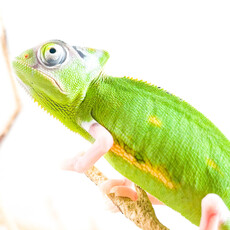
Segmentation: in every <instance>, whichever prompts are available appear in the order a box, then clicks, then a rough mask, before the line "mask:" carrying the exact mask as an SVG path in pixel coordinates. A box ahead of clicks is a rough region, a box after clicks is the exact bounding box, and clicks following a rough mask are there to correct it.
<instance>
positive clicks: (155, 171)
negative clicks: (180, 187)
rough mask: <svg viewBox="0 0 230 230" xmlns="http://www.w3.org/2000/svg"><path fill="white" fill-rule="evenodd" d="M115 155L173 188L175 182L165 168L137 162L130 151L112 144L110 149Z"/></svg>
mask: <svg viewBox="0 0 230 230" xmlns="http://www.w3.org/2000/svg"><path fill="white" fill-rule="evenodd" d="M110 151H112V152H113V153H115V154H116V155H118V156H120V157H122V158H123V159H124V160H126V161H128V162H129V163H130V164H132V165H134V166H136V167H137V168H139V169H140V170H142V171H144V172H146V173H150V174H151V175H152V176H153V177H155V178H157V179H158V180H159V181H160V182H162V183H163V184H164V185H165V186H166V187H168V188H170V189H174V188H175V184H174V183H173V182H172V181H171V180H170V178H169V175H168V173H167V171H166V169H165V168H163V167H162V166H156V167H153V166H152V165H151V164H150V163H149V162H138V161H137V159H136V158H135V157H134V156H133V155H132V154H130V153H127V152H126V151H125V150H124V149H123V148H122V147H121V146H120V145H118V144H114V145H113V146H112V148H111V149H110Z"/></svg>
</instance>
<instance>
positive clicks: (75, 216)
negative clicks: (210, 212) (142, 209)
mask: <svg viewBox="0 0 230 230" xmlns="http://www.w3.org/2000/svg"><path fill="white" fill-rule="evenodd" d="M0 10H1V13H2V16H3V20H4V23H5V27H6V29H7V35H8V42H9V49H10V56H11V58H13V57H14V56H16V55H19V53H21V52H22V51H24V50H25V49H28V48H30V47H33V46H35V45H37V44H39V43H41V42H44V41H46V40H49V39H61V40H64V41H66V42H68V43H70V44H73V45H78V46H88V47H92V48H101V49H105V50H107V51H109V53H110V55H111V58H110V59H109V61H108V63H107V64H106V67H105V72H106V73H108V74H111V75H113V76H124V75H126V76H131V77H134V78H138V79H144V80H147V81H148V82H151V83H153V84H156V85H158V86H161V87H163V88H164V89H167V90H168V91H169V92H172V93H173V94H175V95H177V96H179V97H181V98H183V99H184V100H185V101H187V102H189V103H190V104H192V105H193V106H194V107H195V108H197V109H198V110H200V111H201V112H203V113H204V114H205V115H206V116H207V117H208V118H209V119H210V120H212V121H213V122H214V123H215V124H216V125H217V126H218V127H219V128H220V129H221V130H222V131H223V133H224V134H225V135H226V136H227V137H230V119H229V116H230V110H229V98H230V93H229V76H230V68H229V66H230V65H229V63H230V55H229V54H230V42H229V41H230V32H229V31H230V30H229V28H230V14H229V11H230V4H229V2H228V1H202V0H199V1H196V0H195V1H178V0H175V1H155V0H152V1H150V0H149V1H147V0H143V1H134V0H133V1H128V0H127V1H124V0H123V1H121V0H117V1H104V0H99V1H93V0H92V1H90V0H85V1H83V0H82V1H69V0H65V1H43V0H40V1H36V2H35V1H26V0H21V1H10V0H9V1H4V2H3V1H1V3H0ZM5 84H6V80H4V79H3V78H2V79H1V76H0V85H1V88H0V89H1V95H3V96H1V98H0V102H1V104H3V103H4V102H6V101H7V103H4V107H2V106H1V108H0V116H1V117H3V115H4V114H9V113H10V112H9V111H11V109H12V106H13V103H12V102H11V101H10V100H9V103H8V96H5V95H9V92H10V91H9V88H8V87H5ZM18 90H19V93H20V97H21V101H22V104H23V108H22V111H21V113H20V115H19V117H18V119H17V121H16V123H15V125H14V126H13V129H12V131H11V132H10V134H9V136H8V137H7V139H5V141H4V143H3V144H2V145H1V146H0V151H1V155H0V159H1V162H0V169H1V170H0V173H1V174H0V177H1V182H0V183H1V184H0V186H1V194H0V195H1V197H2V202H3V203H4V206H5V207H6V209H7V210H8V211H9V212H10V213H11V215H12V218H13V219H15V220H16V223H17V224H18V225H20V226H21V227H22V226H23V228H22V229H31V226H33V229H36V228H35V226H37V228H40V229H68V230H69V229H70V230H71V229H99V230H101V229H117V228H121V229H126V228H129V229H137V228H136V227H135V226H134V225H133V224H132V223H131V222H129V221H128V220H126V219H125V218H124V217H123V216H122V215H121V214H114V213H110V212H108V211H105V210H104V201H103V199H102V196H101V194H100V192H99V191H98V189H97V188H96V186H94V185H93V184H92V183H91V182H89V181H88V179H87V178H85V176H84V175H79V174H76V173H72V172H63V171H60V170H59V164H60V162H61V161H62V160H63V159H65V158H66V157H68V156H72V155H74V154H76V153H77V152H81V151H82V150H84V149H85V148H86V147H87V146H88V144H87V143H86V142H85V141H84V140H83V139H82V138H81V137H80V136H79V135H76V134H74V133H72V132H70V131H68V130H67V129H66V128H65V127H64V126H63V125H61V124H60V123H59V122H58V121H56V120H55V119H53V118H52V117H50V116H49V115H47V114H46V113H44V112H43V111H42V110H41V109H40V108H39V107H38V106H37V105H36V104H34V103H33V101H32V100H31V99H30V98H29V97H28V96H27V95H26V93H25V92H24V91H23V90H22V89H21V88H20V87H18ZM1 117H0V118H1ZM0 120H1V119H0ZM98 167H99V168H100V169H101V170H103V171H104V172H106V173H107V175H109V176H110V177H113V178H116V177H118V176H119V175H118V174H116V173H115V172H114V171H113V170H112V169H111V167H110V166H109V165H108V164H107V163H106V162H105V161H104V160H100V162H99V164H98ZM156 209H157V214H158V215H159V217H160V219H161V220H162V222H163V223H164V224H165V225H167V226H168V227H170V229H191V230H192V229H196V227H195V226H193V225H191V224H190V223H189V222H188V221H186V220H185V219H184V218H182V217H181V216H180V215H179V214H176V213H174V212H173V211H171V210H170V209H168V208H167V207H157V208H156ZM191 211H192V210H191ZM93 226H94V227H93ZM26 227H27V228H26Z"/></svg>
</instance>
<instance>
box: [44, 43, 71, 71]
mask: <svg viewBox="0 0 230 230" xmlns="http://www.w3.org/2000/svg"><path fill="white" fill-rule="evenodd" d="M66 56H67V53H66V50H65V48H64V47H62V46H61V45H59V44H55V43H47V44H45V45H43V46H42V47H41V49H40V60H41V61H42V62H43V64H45V65H46V66H48V67H53V66H57V65H60V64H62V63H63V62H64V61H65V60H66Z"/></svg>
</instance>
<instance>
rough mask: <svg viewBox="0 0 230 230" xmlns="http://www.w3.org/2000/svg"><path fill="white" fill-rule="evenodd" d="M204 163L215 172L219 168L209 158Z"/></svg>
mask: <svg viewBox="0 0 230 230" xmlns="http://www.w3.org/2000/svg"><path fill="white" fill-rule="evenodd" d="M206 163H207V165H208V166H210V167H211V168H213V169H215V170H217V171H219V170H220V168H219V166H218V165H217V164H216V163H215V162H214V160H212V159H210V158H209V159H207V160H206Z"/></svg>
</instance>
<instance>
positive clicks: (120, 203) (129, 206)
mask: <svg viewBox="0 0 230 230" xmlns="http://www.w3.org/2000/svg"><path fill="white" fill-rule="evenodd" d="M85 174H86V176H87V177H88V178H89V179H90V180H91V181H93V182H94V183H95V184H96V185H99V184H101V183H102V182H105V181H106V180H108V179H107V178H106V177H105V176H104V175H103V174H102V173H101V172H100V171H99V170H98V169H97V168H95V167H94V166H93V167H92V168H91V169H89V170H88V171H87V172H86V173H85ZM135 189H136V191H137V195H138V199H137V201H132V200H131V199H129V198H126V197H119V196H118V197H116V196H115V195H114V194H109V195H108V197H109V198H110V200H111V201H112V202H113V203H114V204H115V205H116V206H117V207H118V209H119V210H120V211H121V213H123V214H124V215H125V216H126V217H127V218H129V219H130V220H131V221H133V222H134V223H135V224H136V225H137V226H138V227H140V228H141V229H143V230H152V229H155V230H168V228H166V227H165V226H164V225H162V224H161V223H160V222H159V220H158V219H157V217H156V214H155V212H154V209H153V207H152V204H151V202H150V201H149V198H148V196H147V194H146V192H145V191H144V190H142V189H141V188H140V187H138V186H135Z"/></svg>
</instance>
